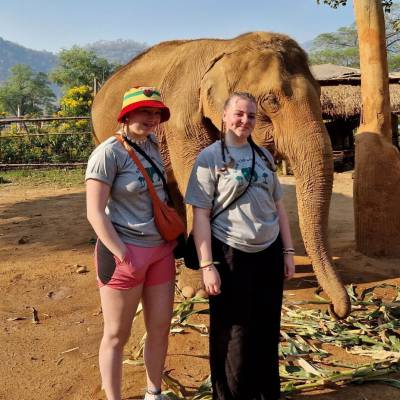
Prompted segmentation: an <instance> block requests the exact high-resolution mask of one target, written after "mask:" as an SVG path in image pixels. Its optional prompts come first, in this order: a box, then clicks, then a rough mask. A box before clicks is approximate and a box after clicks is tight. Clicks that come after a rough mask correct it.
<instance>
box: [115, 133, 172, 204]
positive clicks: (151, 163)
mask: <svg viewBox="0 0 400 400" xmlns="http://www.w3.org/2000/svg"><path fill="white" fill-rule="evenodd" d="M123 139H124V140H125V141H127V142H128V143H129V145H130V146H131V147H133V148H134V149H135V150H136V151H137V152H138V153H139V154H140V155H141V156H142V157H144V158H145V159H146V160H147V161H148V162H149V164H150V165H151V166H152V167H153V168H154V170H155V171H156V173H157V175H158V176H159V177H160V179H161V181H162V183H163V186H164V190H165V192H166V193H167V196H168V201H169V202H170V203H171V201H172V200H171V199H172V198H171V195H170V193H169V189H168V184H167V180H166V179H165V176H164V174H163V173H162V172H161V170H160V168H158V166H157V164H156V163H155V162H154V161H153V160H152V159H151V158H150V157H149V156H148V155H147V154H146V152H145V151H143V150H142V149H141V148H140V147H139V146H138V145H137V144H136V143H134V142H132V140H129V138H128V137H126V136H124V137H123Z"/></svg>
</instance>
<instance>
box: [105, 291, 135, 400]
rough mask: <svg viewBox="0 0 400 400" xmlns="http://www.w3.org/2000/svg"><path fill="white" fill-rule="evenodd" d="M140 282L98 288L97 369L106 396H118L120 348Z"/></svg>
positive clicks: (112, 399) (116, 399) (127, 332)
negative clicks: (125, 286) (100, 313)
mask: <svg viewBox="0 0 400 400" xmlns="http://www.w3.org/2000/svg"><path fill="white" fill-rule="evenodd" d="M142 289H143V285H140V286H137V287H134V288H132V289H129V290H116V289H111V288H109V287H107V286H103V287H102V288H101V289H100V297H101V307H102V311H103V319H104V332H103V338H102V340H101V344H100V350H99V364H100V373H101V378H102V383H103V388H104V390H105V392H106V395H107V399H108V400H121V377H122V351H123V348H124V345H125V343H126V342H127V340H128V338H129V335H130V333H131V326H132V320H133V317H134V315H135V313H136V309H137V307H138V304H139V300H140V297H141V294H142Z"/></svg>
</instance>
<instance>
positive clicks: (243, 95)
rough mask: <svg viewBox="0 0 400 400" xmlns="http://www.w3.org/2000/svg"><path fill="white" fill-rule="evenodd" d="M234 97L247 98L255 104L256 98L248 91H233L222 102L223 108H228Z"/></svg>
mask: <svg viewBox="0 0 400 400" xmlns="http://www.w3.org/2000/svg"><path fill="white" fill-rule="evenodd" d="M235 97H239V98H240V99H242V100H247V101H250V102H252V103H254V104H255V105H257V100H256V98H255V97H254V96H253V95H252V94H251V93H249V92H233V93H232V94H231V95H230V96H229V97H228V98H227V99H226V100H225V103H224V110H226V109H227V108H228V106H229V105H230V103H231V101H232V99H234V98H235Z"/></svg>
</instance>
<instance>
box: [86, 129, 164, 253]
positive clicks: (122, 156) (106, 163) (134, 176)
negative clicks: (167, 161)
mask: <svg viewBox="0 0 400 400" xmlns="http://www.w3.org/2000/svg"><path fill="white" fill-rule="evenodd" d="M140 147H141V148H142V149H143V150H144V151H145V152H146V154H147V155H148V156H150V158H151V159H152V160H153V161H154V162H155V164H156V165H157V166H158V167H159V169H160V170H161V171H162V172H163V173H164V176H165V172H164V169H163V164H162V160H161V156H160V152H159V150H158V146H157V139H156V137H155V136H154V135H150V137H149V139H148V140H146V142H145V143H144V144H141V145H140ZM136 154H137V156H138V158H139V160H140V161H141V162H142V164H143V166H144V167H145V168H146V171H147V172H148V173H149V176H150V178H151V180H152V182H153V185H154V188H155V189H156V192H157V194H158V196H159V198H160V199H161V200H162V201H166V194H165V191H164V188H163V184H162V180H161V178H160V177H159V175H158V174H157V172H156V171H155V170H154V168H153V167H152V166H151V165H150V163H149V162H148V161H147V160H146V159H145V158H143V157H142V156H141V155H140V154H139V153H136ZM87 179H96V180H99V181H101V182H104V183H106V184H107V185H110V186H111V191H110V197H109V199H108V202H107V206H106V209H105V212H106V214H107V215H108V216H109V218H110V219H111V222H112V224H113V226H114V228H115V230H116V231H117V233H118V234H119V236H120V238H121V240H122V241H123V242H125V243H132V244H135V245H138V246H143V247H155V246H158V245H160V244H162V243H164V239H163V238H162V237H161V236H160V234H159V232H158V230H157V228H156V226H155V224H154V216H153V208H152V202H151V198H150V195H149V191H148V189H147V184H146V182H145V180H144V178H143V175H142V174H141V173H140V171H139V169H138V167H137V166H136V165H135V164H134V162H133V161H132V159H131V158H130V156H129V154H128V152H127V151H126V149H125V148H124V147H123V145H122V144H121V143H119V142H118V141H117V139H116V138H115V137H114V136H112V137H110V138H109V139H107V140H106V141H104V142H103V143H101V144H100V145H99V146H98V147H97V148H96V149H95V150H94V151H93V153H92V154H91V156H90V158H89V160H88V165H87V169H86V176H85V180H87Z"/></svg>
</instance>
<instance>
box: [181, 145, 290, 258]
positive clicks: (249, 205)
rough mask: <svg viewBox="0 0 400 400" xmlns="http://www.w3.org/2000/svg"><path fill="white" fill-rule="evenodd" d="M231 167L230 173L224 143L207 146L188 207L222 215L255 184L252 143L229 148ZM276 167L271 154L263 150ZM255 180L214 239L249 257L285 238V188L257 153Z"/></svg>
mask: <svg viewBox="0 0 400 400" xmlns="http://www.w3.org/2000/svg"><path fill="white" fill-rule="evenodd" d="M227 149H228V152H226V151H225V155H226V161H227V163H229V162H230V161H231V164H228V167H227V168H226V170H224V168H223V167H224V163H223V160H222V154H221V142H220V141H217V142H215V143H213V144H212V145H210V146H208V147H206V148H205V149H204V150H203V151H201V153H200V154H199V156H198V158H197V160H196V162H195V164H194V167H193V170H192V173H191V176H190V179H189V184H188V187H187V189H186V196H185V202H186V203H187V204H191V205H193V206H195V207H199V208H206V209H210V210H211V216H212V215H213V214H216V213H218V212H219V211H220V210H222V209H223V208H224V207H225V206H227V205H228V204H229V203H230V202H231V201H232V200H233V199H234V198H236V197H237V196H238V195H239V194H240V193H241V192H243V191H244V190H245V188H246V187H247V184H248V181H249V179H250V172H251V164H252V151H251V146H250V144H248V143H247V144H245V145H243V146H240V147H234V146H227ZM262 150H263V152H264V153H265V155H266V156H267V157H268V159H269V160H270V161H271V162H272V164H273V163H274V161H273V158H272V156H271V154H270V153H269V152H268V151H267V150H265V149H262ZM255 155H256V159H255V169H254V176H253V179H252V182H251V185H250V187H249V188H248V190H247V192H246V193H245V194H244V195H243V196H242V197H241V198H240V199H239V200H237V202H235V203H234V204H232V206H230V207H229V209H227V210H225V211H224V212H223V213H222V214H220V215H219V216H218V217H217V218H216V219H215V220H214V221H213V222H212V225H211V231H212V235H213V236H215V237H216V238H217V239H219V240H221V241H222V242H224V243H226V244H228V245H229V246H232V247H234V248H237V249H239V250H242V251H244V252H247V253H255V252H258V251H261V250H264V249H266V248H267V247H268V246H270V245H271V244H272V243H273V242H274V241H275V239H276V238H277V236H278V234H279V221H278V213H277V209H276V204H275V202H277V201H279V200H280V199H281V198H282V195H283V193H282V188H281V185H280V184H279V181H278V178H277V176H276V173H275V172H272V171H271V170H270V169H269V168H268V167H267V165H266V162H265V161H264V160H263V159H262V158H261V157H260V156H259V155H258V154H257V152H255Z"/></svg>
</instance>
